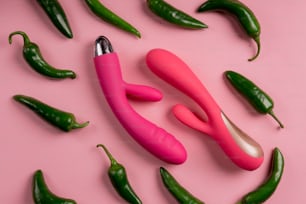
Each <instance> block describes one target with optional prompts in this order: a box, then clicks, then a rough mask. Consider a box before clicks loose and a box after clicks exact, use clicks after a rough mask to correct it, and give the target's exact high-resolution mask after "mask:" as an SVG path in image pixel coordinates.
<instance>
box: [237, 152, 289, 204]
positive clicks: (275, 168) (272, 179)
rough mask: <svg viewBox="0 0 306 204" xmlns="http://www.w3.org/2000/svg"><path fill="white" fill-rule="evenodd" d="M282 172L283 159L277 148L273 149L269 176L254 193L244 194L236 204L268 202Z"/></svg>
mask: <svg viewBox="0 0 306 204" xmlns="http://www.w3.org/2000/svg"><path fill="white" fill-rule="evenodd" d="M283 171H284V157H283V155H282V153H281V151H280V150H279V149H278V148H274V150H273V155H272V161H271V170H270V175H269V176H268V178H267V180H266V181H265V182H264V183H263V184H261V185H260V186H259V187H258V188H256V189H255V190H254V191H252V192H249V193H248V194H246V195H245V196H244V197H243V198H242V199H241V201H239V202H238V203H237V204H260V203H263V202H265V201H266V200H268V199H269V198H270V197H271V195H272V194H273V193H274V192H275V190H276V188H277V186H278V184H279V182H280V180H281V178H282V175H283Z"/></svg>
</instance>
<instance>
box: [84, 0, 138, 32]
mask: <svg viewBox="0 0 306 204" xmlns="http://www.w3.org/2000/svg"><path fill="white" fill-rule="evenodd" d="M85 2H86V4H87V6H88V7H89V8H90V10H91V11H92V12H93V13H94V14H95V15H96V16H97V17H99V18H100V19H102V20H104V21H106V22H108V23H110V24H112V25H114V26H116V27H118V28H120V29H122V30H124V31H127V32H129V33H132V34H134V35H136V36H137V37H139V38H140V37H141V34H140V32H139V31H138V30H137V29H136V28H135V27H134V26H132V25H131V24H130V23H128V22H127V21H125V20H124V19H122V18H121V17H120V16H118V15H117V14H115V13H114V12H113V11H111V10H110V9H108V8H107V7H105V6H104V5H103V4H101V3H100V2H99V0H85Z"/></svg>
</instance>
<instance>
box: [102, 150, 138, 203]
mask: <svg viewBox="0 0 306 204" xmlns="http://www.w3.org/2000/svg"><path fill="white" fill-rule="evenodd" d="M97 147H102V148H103V150H104V151H105V153H106V155H107V157H108V158H109V160H110V162H111V165H110V167H109V169H108V176H109V178H110V180H111V182H112V185H113V187H114V188H115V190H116V191H117V193H118V194H119V195H120V196H121V197H122V198H123V199H124V200H126V201H127V202H128V203H131V204H141V203H142V202H141V200H140V199H139V197H138V196H137V195H136V193H135V192H134V190H133V189H132V187H131V185H130V183H129V181H128V177H127V173H126V170H125V168H124V166H123V165H122V164H120V163H118V162H117V161H116V160H115V158H114V157H113V156H112V155H111V153H110V152H109V151H108V149H107V148H106V147H105V146H104V145H102V144H98V145H97Z"/></svg>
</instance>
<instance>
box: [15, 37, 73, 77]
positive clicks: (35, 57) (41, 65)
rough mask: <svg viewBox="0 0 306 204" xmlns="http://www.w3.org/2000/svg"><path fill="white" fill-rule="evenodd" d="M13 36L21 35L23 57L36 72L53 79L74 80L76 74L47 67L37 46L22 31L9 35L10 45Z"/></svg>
mask: <svg viewBox="0 0 306 204" xmlns="http://www.w3.org/2000/svg"><path fill="white" fill-rule="evenodd" d="M14 35H21V36H22V37H23V42H24V45H23V57H24V59H25V60H26V62H27V63H28V64H29V65H30V67H32V68H33V69H34V70H35V71H36V72H38V73H40V74H42V75H44V76H47V77H51V78H55V79H64V78H71V79H74V78H76V74H75V73H74V72H73V71H71V70H61V69H57V68H54V67H53V66H51V65H49V64H48V63H47V62H46V61H45V59H44V58H43V56H42V55H41V53H40V49H39V47H38V45H37V44H35V43H34V42H31V41H30V39H29V37H28V35H27V34H26V33H24V32H22V31H16V32H13V33H11V34H10V35H9V43H10V44H11V43H12V37H13V36H14Z"/></svg>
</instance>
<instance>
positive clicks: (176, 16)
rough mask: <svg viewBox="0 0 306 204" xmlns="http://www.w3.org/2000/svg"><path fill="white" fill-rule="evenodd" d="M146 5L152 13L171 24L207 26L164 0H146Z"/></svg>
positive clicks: (195, 27) (196, 26)
mask: <svg viewBox="0 0 306 204" xmlns="http://www.w3.org/2000/svg"><path fill="white" fill-rule="evenodd" d="M147 6H148V7H149V9H150V10H151V11H152V12H153V13H154V14H156V15H157V16H159V17H161V18H162V19H164V20H166V21H168V22H170V23H172V24H175V25H178V26H181V27H184V28H191V29H202V28H207V25H205V24H204V23H202V22H201V21H199V20H197V19H195V18H193V17H191V16H190V15H188V14H186V13H185V12H183V11H181V10H179V9H177V8H175V7H173V6H172V5H170V4H169V3H167V2H165V1H164V0H147Z"/></svg>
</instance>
